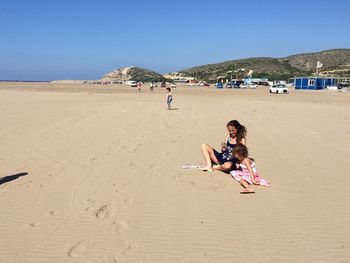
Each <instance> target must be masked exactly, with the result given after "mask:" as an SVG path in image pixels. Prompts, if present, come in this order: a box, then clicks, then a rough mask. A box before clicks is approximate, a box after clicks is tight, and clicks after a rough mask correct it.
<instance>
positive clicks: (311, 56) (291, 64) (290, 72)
mask: <svg viewBox="0 0 350 263" xmlns="http://www.w3.org/2000/svg"><path fill="white" fill-rule="evenodd" d="M317 61H320V62H321V63H322V64H323V68H322V70H328V69H339V68H341V67H344V65H349V64H350V49H332V50H325V51H321V52H317V53H307V54H299V55H293V56H288V57H285V58H269V57H258V58H247V59H240V60H231V61H226V62H222V63H217V64H209V65H203V66H198V67H194V68H189V69H185V70H181V71H179V73H180V74H181V75H182V76H192V77H195V78H197V79H201V80H207V81H210V80H211V81H213V80H216V78H217V77H218V76H230V75H231V73H228V72H229V71H237V70H238V69H242V68H244V69H246V70H253V71H254V73H253V76H254V77H266V78H268V79H270V80H278V79H285V80H286V79H288V78H292V77H294V76H301V75H310V74H312V73H313V72H315V68H316V63H317ZM232 74H233V75H232V76H233V78H235V77H236V76H237V77H239V78H241V77H243V76H242V73H240V72H238V73H232ZM236 74H237V75H236Z"/></svg>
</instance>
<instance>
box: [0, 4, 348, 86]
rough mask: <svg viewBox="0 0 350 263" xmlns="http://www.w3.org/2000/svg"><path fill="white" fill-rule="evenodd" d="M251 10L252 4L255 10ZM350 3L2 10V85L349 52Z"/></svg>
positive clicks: (6, 6)
mask: <svg viewBox="0 0 350 263" xmlns="http://www.w3.org/2000/svg"><path fill="white" fill-rule="evenodd" d="M248 3H249V4H248ZM349 13H350V1H348V0H332V1H330V0H329V1H324V0H318V1H316V0H314V1H313V0H311V1H308V0H295V1H281V0H265V1H258V0H251V1H234V0H231V1H230V0H227V1H226V0H215V1H206V0H203V1H199V0H198V1H197V0H194V1H190V0H189V1H182V0H181V1H166V0H164V1H162V0H154V1H153V0H148V1H127V0H123V1H117V0H115V1H112V0H100V1H97V0H95V1H92V0H71V1H68V0H56V1H55V0H52V1H51V0H1V1H0V79H25V80H50V79H96V78H99V77H101V75H103V74H104V73H106V72H109V71H111V70H112V69H114V68H117V67H122V66H131V65H135V66H136V65H137V66H141V67H146V68H149V69H152V70H155V71H158V72H160V73H166V72H169V71H175V70H179V69H183V68H187V67H191V66H196V65H201V64H208V63H216V62H222V61H226V60H231V59H239V58H246V57H254V56H272V57H282V56H287V55H291V54H295V53H303V52H314V51H320V50H324V49H331V48H350V20H349Z"/></svg>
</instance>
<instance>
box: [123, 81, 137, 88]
mask: <svg viewBox="0 0 350 263" xmlns="http://www.w3.org/2000/svg"><path fill="white" fill-rule="evenodd" d="M125 84H126V85H129V86H130V87H137V82H136V81H133V80H128V81H126V82H125Z"/></svg>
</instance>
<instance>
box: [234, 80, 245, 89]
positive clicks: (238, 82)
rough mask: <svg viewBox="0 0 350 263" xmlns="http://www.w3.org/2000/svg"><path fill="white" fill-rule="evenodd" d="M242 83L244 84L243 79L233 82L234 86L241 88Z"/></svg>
mask: <svg viewBox="0 0 350 263" xmlns="http://www.w3.org/2000/svg"><path fill="white" fill-rule="evenodd" d="M242 84H243V81H235V82H234V84H233V88H235V89H239V88H240V87H241V85H242Z"/></svg>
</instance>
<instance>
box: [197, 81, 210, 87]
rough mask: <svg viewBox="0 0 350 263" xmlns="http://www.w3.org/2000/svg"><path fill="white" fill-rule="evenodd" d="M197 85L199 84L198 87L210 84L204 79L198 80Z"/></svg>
mask: <svg viewBox="0 0 350 263" xmlns="http://www.w3.org/2000/svg"><path fill="white" fill-rule="evenodd" d="M197 85H198V86H200V87H209V86H210V85H209V84H208V83H207V82H205V81H199V82H198V84H197Z"/></svg>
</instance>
